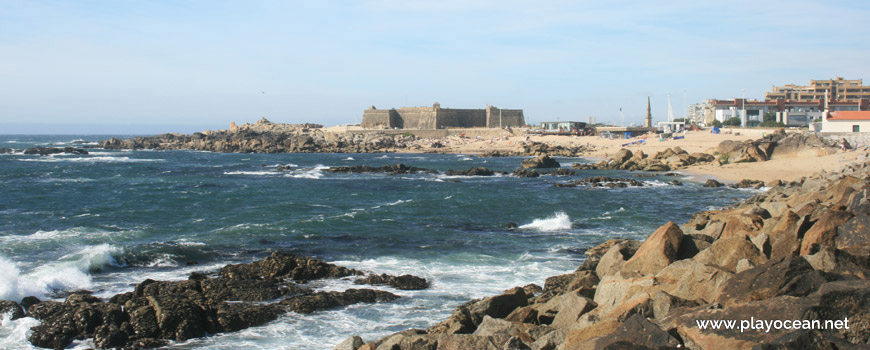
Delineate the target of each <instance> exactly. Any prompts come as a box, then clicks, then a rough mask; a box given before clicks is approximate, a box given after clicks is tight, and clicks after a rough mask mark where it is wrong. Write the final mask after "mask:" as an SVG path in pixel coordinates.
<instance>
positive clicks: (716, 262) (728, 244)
mask: <svg viewBox="0 0 870 350" xmlns="http://www.w3.org/2000/svg"><path fill="white" fill-rule="evenodd" d="M742 259H746V260H748V261H749V262H751V263H752V264H754V265H761V264H763V263H765V262H766V261H767V257H765V256H764V253H762V252H761V251H760V250H758V247H756V246H755V244H753V243H752V242H751V241H750V240H749V239H748V237H746V236H743V235H737V236H731V237H728V238H722V239H719V240H716V241H714V242H713V245H711V246H710V247H709V248H707V249H705V250H704V251H702V252H700V253H698V255H696V256H695V260H697V261H698V262H700V263H702V264H705V265H710V266H715V267H719V268H721V269H724V270H726V271H729V272H732V273H733V272H735V270H736V268H737V262H739V261H740V260H742Z"/></svg>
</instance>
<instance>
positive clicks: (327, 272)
mask: <svg viewBox="0 0 870 350" xmlns="http://www.w3.org/2000/svg"><path fill="white" fill-rule="evenodd" d="M362 274H363V273H362V272H360V271H356V270H353V269H348V268H346V267H342V266H336V265H333V264H328V263H326V262H324V261H322V260H318V259H313V258H309V257H304V256H300V255H292V254H286V253H279V252H274V253H272V255H270V256H269V257H267V258H266V259H263V260H260V261H255V262H253V263H250V264H238V265H227V266H225V267H224V268H222V269H221V271H220V276H221V277H224V278H229V279H240V280H254V279H266V278H290V279H293V280H295V281H299V282H306V281H311V280H316V279H321V278H337V277H347V276H353V275H362Z"/></svg>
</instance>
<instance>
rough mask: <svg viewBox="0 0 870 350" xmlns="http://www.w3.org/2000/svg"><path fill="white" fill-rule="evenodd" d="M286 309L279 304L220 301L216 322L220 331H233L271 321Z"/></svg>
mask: <svg viewBox="0 0 870 350" xmlns="http://www.w3.org/2000/svg"><path fill="white" fill-rule="evenodd" d="M285 311H286V310H285V309H284V307H282V306H279V305H250V304H243V303H221V304H220V305H218V306H217V313H216V318H217V323H218V324H219V325H220V330H221V331H222V332H235V331H238V330H242V329H245V328H249V327H255V326H259V325H262V324H265V323H267V322H270V321H273V320H275V319H277V318H278V316H280V315H281V314H283V313H284V312H285Z"/></svg>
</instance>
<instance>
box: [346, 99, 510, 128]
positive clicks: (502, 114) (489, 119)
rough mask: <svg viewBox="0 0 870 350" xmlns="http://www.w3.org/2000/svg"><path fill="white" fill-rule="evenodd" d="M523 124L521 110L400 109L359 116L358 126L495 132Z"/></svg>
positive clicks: (437, 106) (369, 111) (370, 110)
mask: <svg viewBox="0 0 870 350" xmlns="http://www.w3.org/2000/svg"><path fill="white" fill-rule="evenodd" d="M525 124H526V121H525V118H524V116H523V110H522V109H503V108H498V107H495V106H489V105H487V106H486V108H483V109H456V108H441V104H440V103H438V102H435V104H433V105H432V107H426V106H424V107H400V108H399V109H396V108H390V109H377V108H375V106H371V107H369V108H368V109H366V110H365V111H364V112H363V120H362V126H363V127H366V128H373V129H427V130H428V129H445V128H498V127H508V126H510V127H518V126H523V125H525Z"/></svg>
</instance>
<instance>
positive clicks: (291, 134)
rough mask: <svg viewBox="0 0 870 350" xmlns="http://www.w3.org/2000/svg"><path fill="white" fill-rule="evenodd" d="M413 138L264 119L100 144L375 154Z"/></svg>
mask: <svg viewBox="0 0 870 350" xmlns="http://www.w3.org/2000/svg"><path fill="white" fill-rule="evenodd" d="M416 139H417V138H416V137H415V136H413V135H386V134H378V133H333V132H329V131H325V130H324V129H323V126H322V125H318V124H276V123H272V122H269V121H268V120H265V119H261V120H260V121H258V122H257V123H256V124H243V125H241V126H238V127H236V128H231V129H230V130H216V131H205V132H201V133H200V132H197V133H193V134H190V135H182V134H161V135H155V136H147V137H134V138H131V139H124V140H122V139H118V138H111V139H109V140H105V141H102V142H100V147H103V148H106V149H156V150H170V149H190V150H200V151H212V152H225V153H317V152H320V153H372V152H393V151H395V150H397V149H406V148H410V146H411V145H412V143H413V141H415V140H416Z"/></svg>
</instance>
